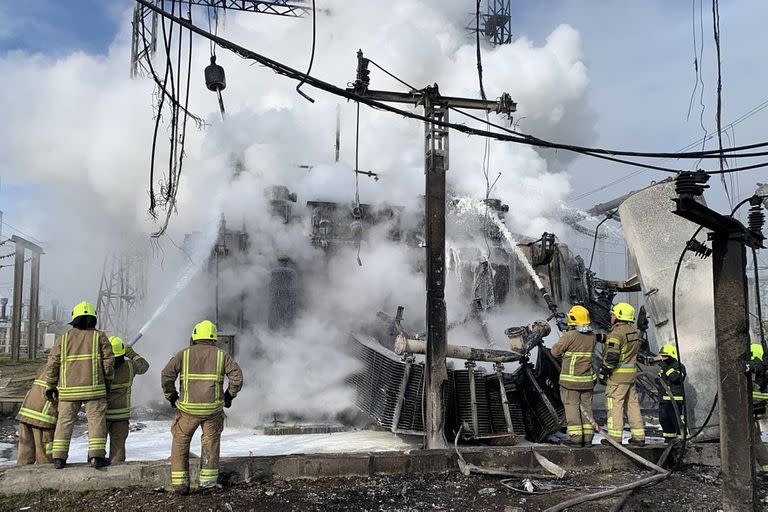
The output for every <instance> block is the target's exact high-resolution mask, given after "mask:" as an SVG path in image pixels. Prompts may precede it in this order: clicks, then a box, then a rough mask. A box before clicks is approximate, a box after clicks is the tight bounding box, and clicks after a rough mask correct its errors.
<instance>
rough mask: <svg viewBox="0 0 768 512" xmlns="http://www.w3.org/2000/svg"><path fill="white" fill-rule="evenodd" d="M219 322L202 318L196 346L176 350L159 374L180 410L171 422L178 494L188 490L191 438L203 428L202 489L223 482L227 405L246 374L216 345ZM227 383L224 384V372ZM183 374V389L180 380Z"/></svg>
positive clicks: (194, 337)
mask: <svg viewBox="0 0 768 512" xmlns="http://www.w3.org/2000/svg"><path fill="white" fill-rule="evenodd" d="M217 339H218V335H217V333H216V326H215V325H214V324H213V322H210V321H208V320H204V321H202V322H200V323H199V324H197V325H196V326H195V328H194V330H193V331H192V345H191V346H190V347H188V348H185V349H184V350H181V351H179V352H177V353H176V354H175V355H174V356H173V357H172V358H171V360H170V361H168V364H166V365H165V368H163V371H162V373H161V376H160V378H161V383H162V386H163V392H164V394H165V398H166V399H167V400H168V401H169V402H170V403H171V406H172V407H174V408H176V409H178V412H177V413H176V418H174V420H173V424H172V425H171V433H172V434H173V444H172V446H171V483H172V484H173V489H174V491H175V492H177V493H179V494H188V493H189V443H190V441H191V440H192V435H193V434H194V433H195V430H197V428H198V427H200V428H202V431H203V435H202V439H201V443H202V451H203V453H202V459H201V463H200V488H203V489H211V488H217V487H221V486H220V485H219V484H218V479H219V449H220V446H221V445H220V443H221V432H222V430H223V429H224V411H223V408H224V407H227V408H228V407H230V406H231V405H232V400H233V399H234V398H235V397H236V396H237V393H238V392H239V391H240V388H241V387H242V386H243V373H242V371H241V370H240V367H239V366H238V365H237V363H236V362H235V361H234V359H232V358H231V357H230V356H229V354H227V353H226V352H224V351H223V350H221V349H219V348H218V347H216V340H217ZM225 375H226V377H227V379H228V381H229V384H228V389H227V390H226V391H224V390H223V388H224V376H225ZM177 378H178V379H179V391H180V392H181V394H179V391H177V390H176V379H177Z"/></svg>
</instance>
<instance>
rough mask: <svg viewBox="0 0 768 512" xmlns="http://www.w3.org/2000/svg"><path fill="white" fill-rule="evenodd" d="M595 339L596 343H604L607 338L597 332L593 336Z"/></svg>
mask: <svg viewBox="0 0 768 512" xmlns="http://www.w3.org/2000/svg"><path fill="white" fill-rule="evenodd" d="M595 338H596V339H597V342H598V343H605V340H606V339H607V338H608V336H606V335H605V334H604V333H602V332H599V333H597V334H595Z"/></svg>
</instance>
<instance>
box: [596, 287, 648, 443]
mask: <svg viewBox="0 0 768 512" xmlns="http://www.w3.org/2000/svg"><path fill="white" fill-rule="evenodd" d="M634 320H635V308H634V307H632V306H631V305H630V304H627V303H626V302H619V303H618V304H616V305H615V306H614V307H613V309H612V310H611V324H612V327H611V331H610V332H609V333H608V336H607V339H606V341H605V349H604V350H603V363H602V366H601V367H600V374H599V376H598V379H599V380H600V383H602V384H605V408H606V411H607V413H608V435H609V436H611V437H612V438H613V439H614V440H615V441H618V442H621V440H622V434H623V432H624V413H625V411H626V415H627V419H628V420H629V428H630V431H631V433H632V437H631V438H630V439H629V443H630V444H634V445H644V444H645V424H644V422H643V416H642V414H641V413H640V400H639V399H638V397H637V389H636V388H635V381H636V379H637V352H638V350H639V349H640V342H641V340H640V336H639V335H638V333H637V329H635V326H634V324H633V322H634Z"/></svg>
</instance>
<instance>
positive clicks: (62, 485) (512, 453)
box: [0, 444, 720, 495]
mask: <svg viewBox="0 0 768 512" xmlns="http://www.w3.org/2000/svg"><path fill="white" fill-rule="evenodd" d="M534 449H535V450H536V451H538V452H539V453H540V454H542V455H544V456H545V457H546V458H548V459H549V460H551V461H552V462H554V463H555V464H557V465H559V466H561V467H562V468H563V469H565V470H567V471H585V470H594V471H617V470H626V469H637V468H638V467H639V466H638V465H637V464H636V463H635V462H633V461H632V460H631V459H629V458H628V457H626V456H624V455H623V454H621V453H620V452H618V451H617V450H616V449H614V448H612V447H608V446H596V447H594V448H591V449H577V450H576V449H569V448H563V447H560V446H536V447H533V446H530V447H524V446H517V447H506V448H495V447H472V448H462V450H461V453H462V455H463V457H464V458H465V460H466V461H467V462H469V463H471V464H474V465H477V466H483V467H491V468H496V469H504V470H507V471H510V472H515V473H526V474H542V473H544V469H543V468H542V467H541V466H540V465H539V463H538V462H537V461H536V459H535V457H534V455H533V452H534ZM633 451H635V452H636V453H638V454H640V455H641V456H643V457H645V458H647V459H649V460H652V461H655V460H658V458H659V456H660V455H661V452H662V451H663V446H661V445H659V446H648V447H644V448H637V449H634V450H633ZM686 462H687V463H688V464H694V465H704V466H718V465H719V462H720V460H719V447H718V445H716V444H706V445H690V446H689V447H688V450H687V453H686ZM199 464H200V459H192V460H191V461H190V474H191V477H192V481H193V482H196V481H197V478H198V475H199ZM456 470H457V461H456V453H455V452H454V451H453V450H410V451H405V452H373V453H367V454H365V453H363V454H358V453H352V454H345V453H339V454H310V455H283V456H271V457H232V458H224V459H222V460H221V475H222V479H223V481H224V482H225V483H228V484H235V483H243V482H260V481H268V480H289V479H297V478H322V477H350V476H352V477H354V476H358V477H368V476H374V475H386V474H418V473H439V472H445V471H456ZM170 483H171V482H170V463H169V462H168V461H167V460H165V461H149V462H128V463H125V464H116V465H114V466H110V467H107V468H103V469H93V468H91V467H89V466H87V465H85V464H72V465H70V466H67V467H66V468H65V469H62V470H56V469H53V466H51V465H48V464H44V465H39V466H37V465H35V466H14V467H8V468H4V469H0V494H5V495H9V494H23V493H30V492H37V491H41V490H45V489H51V490H60V491H93V490H100V489H112V488H120V487H144V488H149V489H153V488H170Z"/></svg>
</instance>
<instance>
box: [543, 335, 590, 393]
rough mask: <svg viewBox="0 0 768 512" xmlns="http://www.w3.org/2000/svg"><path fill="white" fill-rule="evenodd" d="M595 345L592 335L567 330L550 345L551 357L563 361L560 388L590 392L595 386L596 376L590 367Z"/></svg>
mask: <svg viewBox="0 0 768 512" xmlns="http://www.w3.org/2000/svg"><path fill="white" fill-rule="evenodd" d="M595 343H596V336H595V335H594V334H593V333H591V332H589V333H585V332H579V331H577V330H569V331H566V332H565V333H563V335H562V336H561V337H560V339H559V340H557V342H556V343H555V344H554V345H552V355H553V356H555V357H557V358H562V359H563V362H562V369H561V370H560V386H562V387H563V388H565V389H573V390H577V391H582V390H590V389H592V388H593V387H594V386H595V380H596V379H597V376H596V375H595V372H594V368H593V365H592V359H593V356H594V353H595Z"/></svg>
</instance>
